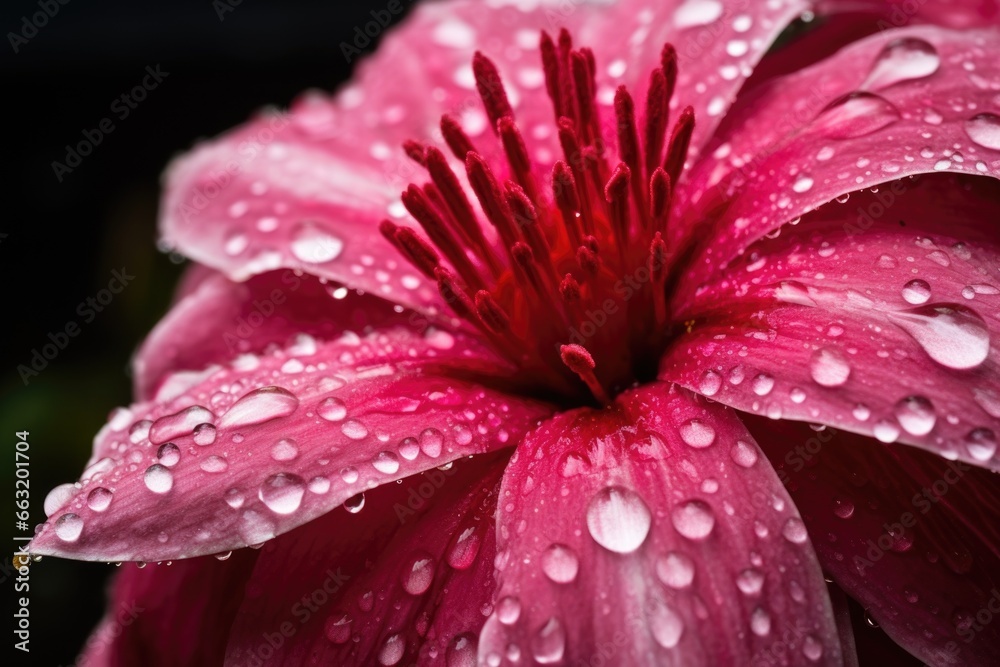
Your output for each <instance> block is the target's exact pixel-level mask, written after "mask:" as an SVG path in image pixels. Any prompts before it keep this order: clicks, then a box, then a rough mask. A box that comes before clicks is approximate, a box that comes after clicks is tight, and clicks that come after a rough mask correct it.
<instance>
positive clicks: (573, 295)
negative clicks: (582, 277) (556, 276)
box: [559, 273, 580, 304]
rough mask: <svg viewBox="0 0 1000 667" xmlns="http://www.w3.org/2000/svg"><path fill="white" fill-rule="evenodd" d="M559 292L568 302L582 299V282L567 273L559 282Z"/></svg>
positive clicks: (571, 302)
mask: <svg viewBox="0 0 1000 667" xmlns="http://www.w3.org/2000/svg"><path fill="white" fill-rule="evenodd" d="M559 294H560V296H562V298H563V301H565V302H566V303H568V304H574V303H577V302H578V301H579V300H580V283H578V282H577V281H576V278H574V277H573V275H572V274H570V273H567V274H566V275H565V276H564V277H563V279H562V282H560V283H559Z"/></svg>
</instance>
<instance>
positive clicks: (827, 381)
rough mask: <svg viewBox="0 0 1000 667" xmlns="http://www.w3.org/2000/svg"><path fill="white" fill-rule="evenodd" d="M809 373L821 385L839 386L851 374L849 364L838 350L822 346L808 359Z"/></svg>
mask: <svg viewBox="0 0 1000 667" xmlns="http://www.w3.org/2000/svg"><path fill="white" fill-rule="evenodd" d="M809 375H810V376H812V379H813V381H815V382H816V384H818V385H821V386H823V387H839V386H840V385H842V384H844V383H845V382H847V378H849V377H850V375H851V365H850V364H849V363H848V361H847V357H845V356H844V355H843V353H841V352H840V351H839V350H835V349H832V348H828V347H824V348H820V349H818V350H816V351H815V352H813V354H812V357H810V359H809Z"/></svg>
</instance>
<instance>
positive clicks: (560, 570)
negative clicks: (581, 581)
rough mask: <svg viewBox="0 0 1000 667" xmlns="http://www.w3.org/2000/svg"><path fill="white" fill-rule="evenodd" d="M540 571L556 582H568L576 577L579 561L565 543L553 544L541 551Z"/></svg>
mask: <svg viewBox="0 0 1000 667" xmlns="http://www.w3.org/2000/svg"><path fill="white" fill-rule="evenodd" d="M541 561H542V572H544V573H545V576H547V577H548V578H549V579H551V580H552V581H554V582H556V583H557V584H568V583H569V582H571V581H573V580H574V579H576V573H577V571H579V569H580V561H579V559H577V557H576V554H575V553H574V552H573V550H572V549H571V548H569V547H568V546H566V545H565V544H553V545H551V546H550V547H549V548H548V549H546V550H545V551H544V552H542V558H541Z"/></svg>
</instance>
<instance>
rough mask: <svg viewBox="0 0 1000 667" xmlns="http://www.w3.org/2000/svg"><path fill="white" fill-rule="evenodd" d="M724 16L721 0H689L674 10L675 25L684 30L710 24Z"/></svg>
mask: <svg viewBox="0 0 1000 667" xmlns="http://www.w3.org/2000/svg"><path fill="white" fill-rule="evenodd" d="M720 16H722V3H721V2H719V0H687V2H685V3H684V4H682V5H681V6H680V7H678V8H677V10H676V11H675V12H674V25H675V26H676V27H677V28H679V29H681V30H683V29H685V28H694V27H696V26H702V25H708V24H709V23H712V22H713V21H715V20H716V19H718V18H719V17H720Z"/></svg>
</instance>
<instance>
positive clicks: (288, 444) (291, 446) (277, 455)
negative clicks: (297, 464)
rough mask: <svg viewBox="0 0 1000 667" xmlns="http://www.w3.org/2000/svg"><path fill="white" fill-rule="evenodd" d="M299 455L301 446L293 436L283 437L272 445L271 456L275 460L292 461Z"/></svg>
mask: <svg viewBox="0 0 1000 667" xmlns="http://www.w3.org/2000/svg"><path fill="white" fill-rule="evenodd" d="M298 455H299V448H298V447H297V446H296V444H295V441H294V440H292V439H291V438H282V439H281V440H278V441H277V442H276V443H274V444H273V445H271V458H272V459H274V460H275V461H291V460H293V459H294V458H295V457H297V456H298Z"/></svg>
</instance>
